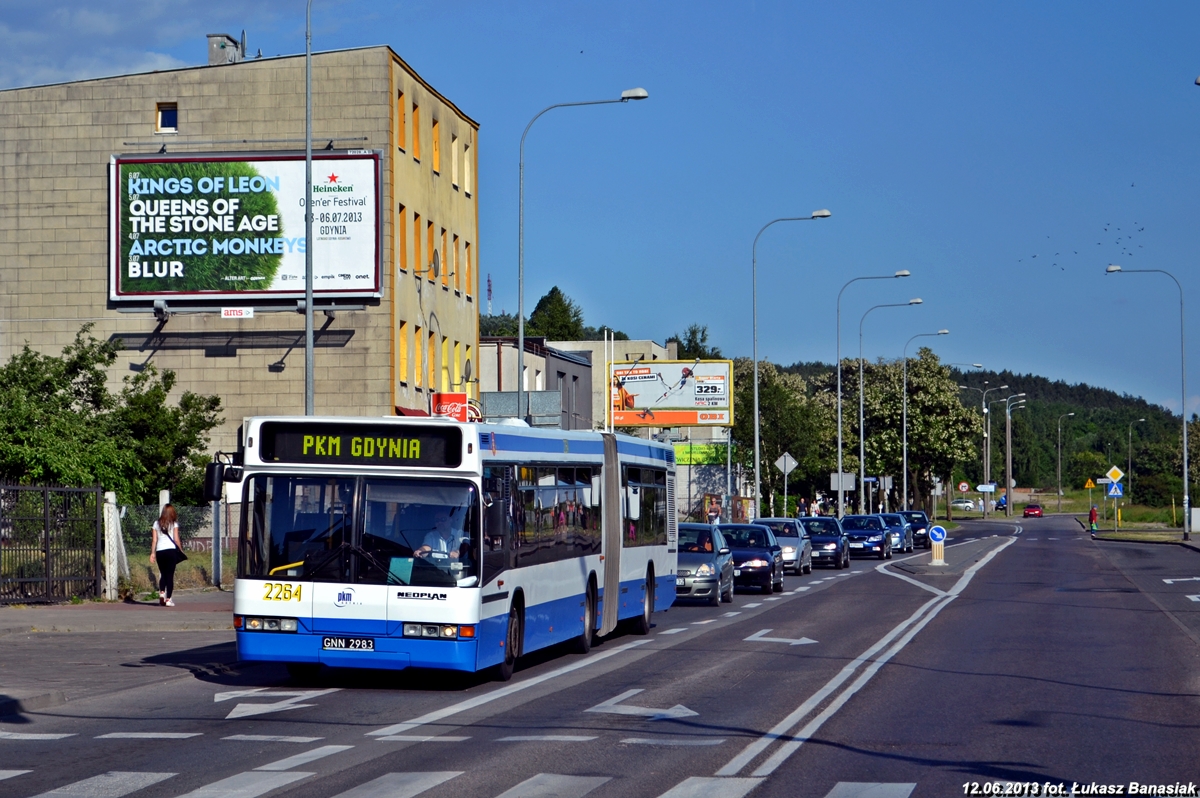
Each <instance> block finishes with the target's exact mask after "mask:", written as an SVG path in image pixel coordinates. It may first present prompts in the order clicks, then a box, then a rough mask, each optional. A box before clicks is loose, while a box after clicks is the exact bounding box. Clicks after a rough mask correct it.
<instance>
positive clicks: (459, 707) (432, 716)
mask: <svg viewBox="0 0 1200 798" xmlns="http://www.w3.org/2000/svg"><path fill="white" fill-rule="evenodd" d="M649 642H650V641H649V640H635V641H633V642H632V643H626V644H625V645H623V646H617V647H616V648H614V649H612V650H611V651H604V652H601V653H599V654H593V655H592V656H590V657H588V658H587V659H584V660H580V661H579V662H573V663H571V664H570V665H564V666H563V667H561V668H558V669H557V670H553V671H550V672H549V673H544V674H542V675H541V676H534V677H533V678H531V679H526V680H525V681H523V682H517V683H516V684H510V685H507V686H505V687H501V688H500V689H498V690H493V691H492V692H490V693H485V694H484V695H481V696H476V697H475V698H468V699H467V700H466V701H460V702H459V703H457V704H453V705H452V706H448V707H444V708H442V709H438V710H435V711H433V712H430V713H428V714H425V715H422V716H420V717H419V718H413V719H412V720H410V721H406V722H404V723H396V724H393V725H391V726H384V727H383V728H382V729H376V730H375V731H371V732H367V736H368V737H384V736H387V735H396V734H404V733H405V732H410V731H412V730H413V729H415V728H417V727H418V726H424V725H426V724H427V723H436V722H438V721H439V720H443V719H445V718H448V717H451V716H452V715H457V714H458V713H460V712H466V711H467V710H468V709H474V708H475V707H480V706H483V705H484V704H490V703H491V702H492V701H495V700H496V699H499V698H504V697H506V696H510V695H512V694H513V693H519V692H520V691H522V690H525V689H528V688H530V687H534V686H536V685H539V684H541V683H542V682H548V681H550V680H551V679H555V678H558V677H559V676H562V675H563V674H567V673H572V672H574V671H577V670H579V669H580V668H586V667H587V666H589V665H595V664H596V663H597V662H602V661H604V660H606V659H608V658H609V657H612V656H616V655H617V654H622V653H624V652H626V651H628V650H629V649H631V648H635V647H637V646H643V645H645V644H646V643H649Z"/></svg>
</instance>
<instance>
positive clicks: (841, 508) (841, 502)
mask: <svg viewBox="0 0 1200 798" xmlns="http://www.w3.org/2000/svg"><path fill="white" fill-rule="evenodd" d="M911 275H912V272H910V271H909V270H908V269H901V270H900V271H898V272H895V273H894V274H883V275H879V276H878V277H855V278H853V279H851V280H848V281H847V282H846V284H845V285H843V286H842V290H841V291H838V295H837V335H836V338H837V427H838V447H837V449H838V455H837V469H838V475H837V483H838V488H837V492H838V504H837V515H838V518H841V517H842V516H843V515H845V514H846V495H845V492H844V491H843V490H842V472H843V471H845V468H843V467H842V294H843V293H845V291H846V289H847V288H849V287H850V283H856V282H858V281H859V280H892V279H895V278H897V277H909V276H911Z"/></svg>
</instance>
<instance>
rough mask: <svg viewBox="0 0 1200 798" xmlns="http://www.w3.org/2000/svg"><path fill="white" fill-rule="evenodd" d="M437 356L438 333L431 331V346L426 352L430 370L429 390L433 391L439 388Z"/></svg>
mask: <svg viewBox="0 0 1200 798" xmlns="http://www.w3.org/2000/svg"><path fill="white" fill-rule="evenodd" d="M436 357H437V335H436V333H433V332H430V333H429V346H428V348H427V349H426V352H425V367H426V369H427V370H428V375H427V376H428V377H429V390H431V391H433V390H436V389H437V380H436V377H437V368H436V367H437V363H436V362H435V361H434V358H436Z"/></svg>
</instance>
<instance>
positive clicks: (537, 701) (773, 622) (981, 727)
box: [0, 517, 1200, 798]
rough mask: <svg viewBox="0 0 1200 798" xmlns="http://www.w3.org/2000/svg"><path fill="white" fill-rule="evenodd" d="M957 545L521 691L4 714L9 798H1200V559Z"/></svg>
mask: <svg viewBox="0 0 1200 798" xmlns="http://www.w3.org/2000/svg"><path fill="white" fill-rule="evenodd" d="M951 544H952V545H950V546H948V548H947V560H948V561H949V562H950V568H949V569H948V571H949V572H948V573H944V574H939V573H935V572H933V571H932V569H930V568H929V567H927V566H924V565H923V563H924V562H927V561H928V554H923V553H919V554H918V555H916V556H915V557H913V558H911V559H908V560H904V559H902V558H901V557H899V556H898V557H897V558H896V559H895V560H893V561H891V563H888V564H884V563H880V562H878V561H875V560H855V562H854V563H853V567H852V569H851V570H850V571H849V572H846V571H818V572H816V573H814V574H813V575H811V576H801V577H788V580H787V584H786V588H785V590H786V593H785V594H783V595H760V594H756V593H753V592H745V593H739V594H738V595H737V597H736V599H735V602H734V604H732V605H722V606H721V607H719V608H710V607H703V606H687V607H684V606H677V607H675V608H672V609H671V610H669V611H668V612H665V613H660V614H657V615H656V616H655V628H654V630H653V631H652V633H651V634H650V635H649V636H646V637H634V636H630V635H616V636H614V637H612V638H610V639H608V640H606V641H605V642H604V643H603V644H602V645H599V646H597V647H596V648H594V649H593V651H592V653H591V654H590V655H588V656H578V655H574V654H569V653H563V652H561V651H554V652H551V653H550V654H548V655H545V656H539V657H531V658H529V661H528V662H523V663H521V669H520V671H519V672H518V674H517V675H516V676H515V677H514V679H513V681H512V682H509V683H508V684H498V683H494V682H487V681H484V680H481V679H477V678H462V677H458V676H447V675H442V674H436V673H429V672H405V673H398V674H389V673H374V672H371V673H348V674H337V675H335V676H333V677H331V678H329V679H327V680H325V681H322V682H320V683H317V684H310V685H300V684H294V683H291V682H289V681H288V679H287V677H286V674H285V673H284V672H283V671H282V670H281V669H278V668H275V667H262V666H255V667H249V668H245V669H240V670H239V669H230V670H224V669H204V668H197V669H195V675H194V676H193V677H189V678H186V679H177V680H174V681H169V682H160V683H156V684H149V685H145V686H139V687H137V688H134V689H129V690H125V691H123V692H118V693H111V694H108V695H100V696H93V697H87V698H84V699H82V700H79V701H75V702H72V703H70V704H68V705H65V706H62V707H58V708H55V709H52V710H44V711H41V712H36V713H27V714H25V715H22V716H19V717H14V718H8V719H7V720H8V721H11V722H7V723H2V724H0V779H2V780H0V794H4V795H12V796H33V795H41V794H46V793H49V794H53V795H60V796H106V797H107V798H119V796H124V795H134V796H137V798H143V797H144V798H157V797H158V796H167V797H170V798H175V797H176V796H183V795H187V796H197V797H198V796H205V798H216V797H217V796H238V798H253V797H254V796H259V795H267V794H276V795H283V794H287V795H289V796H291V795H295V796H301V797H302V798H303V797H307V796H313V797H315V796H344V798H374V797H375V796H380V797H382V796H391V797H392V798H397V797H398V796H417V795H420V796H422V798H448V797H449V796H455V798H498V797H501V798H516V797H517V796H526V797H527V798H529V797H532V796H552V795H553V796H560V798H567V797H574V798H582V796H584V795H588V796H593V797H594V798H606V797H607V796H622V797H625V796H632V797H635V798H640V797H642V796H645V797H646V798H658V797H659V796H669V797H670V798H685V797H686V796H708V797H709V798H737V797H738V796H743V795H751V796H753V798H759V797H760V796H764V797H765V796H789V797H791V796H798V797H800V798H804V797H805V796H815V797H816V798H824V797H826V796H828V798H852V797H853V796H867V795H870V796H872V797H873V798H893V797H894V798H905V796H909V795H913V796H946V795H962V794H964V785H968V788H969V785H970V784H971V783H976V782H977V783H980V784H982V783H983V782H987V781H1004V782H1023V783H1024V782H1036V783H1037V784H1038V785H1039V788H1041V789H1043V790H1044V786H1043V785H1046V784H1050V785H1054V786H1057V785H1059V784H1062V785H1064V788H1063V789H1064V792H1066V791H1069V790H1070V788H1071V786H1072V784H1073V783H1074V782H1080V783H1084V784H1088V785H1090V784H1091V783H1092V782H1098V783H1106V784H1107V783H1111V784H1126V785H1127V784H1128V783H1129V782H1131V781H1137V782H1140V783H1150V784H1170V783H1174V782H1178V781H1182V782H1187V781H1189V780H1190V781H1197V780H1200V779H1198V778H1197V777H1198V776H1200V773H1198V769H1197V767H1196V766H1195V764H1194V759H1195V756H1196V753H1195V752H1196V751H1197V750H1198V749H1197V744H1198V743H1200V725H1198V723H1197V718H1198V717H1200V712H1198V711H1197V710H1200V700H1198V699H1200V684H1198V680H1200V676H1198V674H1200V669H1197V667H1196V666H1197V664H1198V655H1200V553H1198V552H1195V551H1191V550H1188V549H1183V548H1180V547H1176V546H1137V545H1132V544H1129V545H1126V544H1112V543H1097V542H1094V541H1092V540H1090V538H1089V536H1088V535H1086V534H1085V533H1083V532H1082V531H1081V530H1080V528H1079V525H1078V524H1077V523H1076V522H1075V521H1074V520H1072V519H1069V518H1054V517H1050V518H1045V519H1030V520H1028V521H1020V522H1014V523H1004V522H994V523H980V522H976V523H968V524H964V525H963V526H962V527H961V528H960V529H959V530H957V531H956V532H955V533H953V534H952V539H951ZM1164 580H1171V581H1164ZM1174 580H1194V581H1174ZM1191 595H1195V596H1197V599H1196V600H1193V599H1192V598H1189V596H1191ZM206 634H207V635H209V636H211V635H212V634H214V633H206ZM181 639H185V638H181ZM204 639H205V641H206V642H208V641H209V638H208V637H206V638H204ZM48 645H49V644H48ZM91 655H92V656H99V654H98V652H96V651H94V650H93V651H92V654H91ZM210 659H211V657H210ZM46 667H50V668H52V667H54V662H53V661H47V663H46ZM981 789H982V788H981ZM51 791H55V792H51ZM981 794H982V793H981ZM1043 794H1044V793H1043Z"/></svg>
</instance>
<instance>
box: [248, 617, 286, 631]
mask: <svg viewBox="0 0 1200 798" xmlns="http://www.w3.org/2000/svg"><path fill="white" fill-rule="evenodd" d="M238 621H241V623H240V624H239V623H238ZM233 625H234V628H235V629H236V628H238V627H239V626H240V627H241V628H243V629H245V630H246V631H247V632H295V631H298V628H299V625H298V624H297V622H296V619H295V618H244V619H243V618H235V620H234V624H233Z"/></svg>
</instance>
